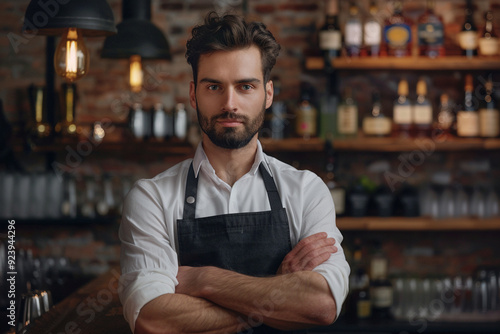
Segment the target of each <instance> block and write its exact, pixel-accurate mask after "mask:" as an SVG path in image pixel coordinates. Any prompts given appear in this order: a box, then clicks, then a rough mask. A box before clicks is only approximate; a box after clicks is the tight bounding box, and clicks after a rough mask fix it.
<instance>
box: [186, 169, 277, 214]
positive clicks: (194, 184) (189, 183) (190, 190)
mask: <svg viewBox="0 0 500 334" xmlns="http://www.w3.org/2000/svg"><path fill="white" fill-rule="evenodd" d="M259 171H260V174H261V175H262V179H263V180H264V185H265V187H266V191H267V196H268V198H269V204H270V206H271V211H276V212H278V210H281V209H282V208H283V205H282V204H281V199H280V195H279V193H278V188H276V184H275V183H274V180H273V177H272V176H271V174H269V172H268V171H267V169H266V168H265V167H264V165H263V164H262V163H261V164H260V165H259ZM197 190H198V178H197V177H195V176H194V168H193V163H191V165H190V166H189V171H188V176H187V180H186V195H185V197H184V198H185V199H184V212H183V214H182V219H194V218H195V212H196V193H197Z"/></svg>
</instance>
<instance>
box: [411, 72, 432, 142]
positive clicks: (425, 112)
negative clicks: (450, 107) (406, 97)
mask: <svg viewBox="0 0 500 334" xmlns="http://www.w3.org/2000/svg"><path fill="white" fill-rule="evenodd" d="M432 118H433V112H432V104H431V102H430V101H429V99H428V98H427V83H426V82H425V80H424V79H419V80H418V82H417V100H416V102H415V105H414V106H413V126H414V129H415V136H417V137H429V136H430V135H431V131H432Z"/></svg>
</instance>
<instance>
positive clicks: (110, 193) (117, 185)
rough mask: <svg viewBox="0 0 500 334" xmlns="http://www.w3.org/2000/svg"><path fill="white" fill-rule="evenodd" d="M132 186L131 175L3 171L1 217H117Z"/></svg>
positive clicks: (0, 191) (0, 196)
mask: <svg viewBox="0 0 500 334" xmlns="http://www.w3.org/2000/svg"><path fill="white" fill-rule="evenodd" d="M131 186H132V179H131V177H129V176H119V177H118V175H111V174H103V175H102V176H101V175H98V176H92V175H87V176H82V175H75V176H73V175H66V176H65V177H61V176H59V175H56V174H54V173H42V172H39V173H8V172H1V173H0V217H1V218H5V219H64V218H66V219H76V218H89V219H94V218H99V217H102V218H104V217H116V216H117V215H119V214H121V207H122V202H123V199H124V197H125V195H126V194H127V193H128V191H129V190H130V188H131Z"/></svg>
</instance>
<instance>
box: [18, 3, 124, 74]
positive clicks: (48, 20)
mask: <svg viewBox="0 0 500 334" xmlns="http://www.w3.org/2000/svg"><path fill="white" fill-rule="evenodd" d="M23 31H24V32H25V33H29V34H35V35H36V34H38V35H48V36H61V40H60V42H59V44H58V46H57V48H56V52H55V57H54V66H55V71H56V73H57V74H58V75H60V76H62V77H64V78H66V79H67V80H68V81H70V82H71V81H75V80H77V79H79V78H81V77H82V76H84V75H85V74H87V72H88V67H89V53H88V50H87V47H86V46H85V43H84V41H83V37H84V36H88V37H99V36H110V35H113V34H116V32H117V30H116V27H115V22H114V16H113V11H112V10H111V7H110V6H109V5H108V3H107V2H106V0H64V1H61V0H59V1H40V0H31V2H30V3H29V5H28V8H27V9H26V13H25V17H24V24H23Z"/></svg>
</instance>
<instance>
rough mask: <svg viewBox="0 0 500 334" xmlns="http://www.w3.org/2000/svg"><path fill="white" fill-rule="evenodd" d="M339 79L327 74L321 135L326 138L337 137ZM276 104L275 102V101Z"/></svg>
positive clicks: (321, 114)
mask: <svg viewBox="0 0 500 334" xmlns="http://www.w3.org/2000/svg"><path fill="white" fill-rule="evenodd" d="M338 95H339V94H338V89H337V80H336V77H335V76H333V75H328V76H327V83H326V87H325V92H324V93H323V96H322V98H321V106H320V116H319V117H320V122H319V127H320V128H319V136H320V137H321V138H322V139H325V140H330V141H331V140H333V139H334V138H335V137H337V133H336V131H337V107H338V104H339V96H338ZM273 104H274V102H273Z"/></svg>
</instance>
